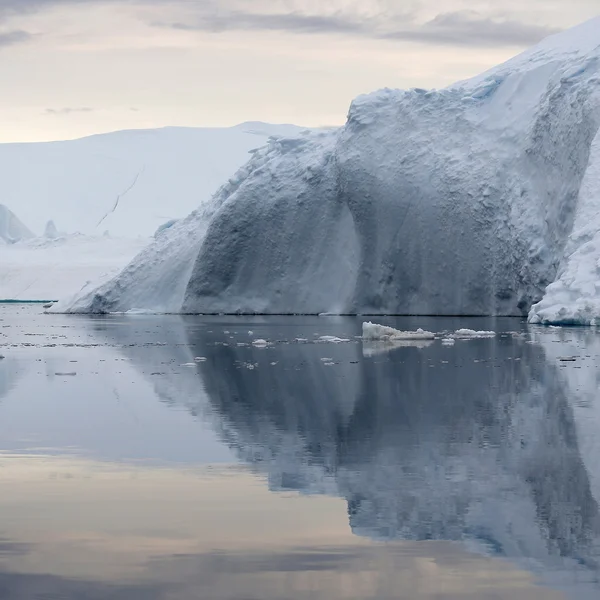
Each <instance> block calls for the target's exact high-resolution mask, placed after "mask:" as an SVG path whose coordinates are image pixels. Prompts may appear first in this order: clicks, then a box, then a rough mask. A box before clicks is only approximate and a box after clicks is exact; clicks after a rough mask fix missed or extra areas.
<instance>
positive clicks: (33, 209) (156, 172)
mask: <svg viewBox="0 0 600 600" xmlns="http://www.w3.org/2000/svg"><path fill="white" fill-rule="evenodd" d="M300 130H301V129H300V128H298V127H295V126H292V125H269V124H265V123H243V124H241V125H238V126H236V127H231V128H184V127H168V128H164V129H148V130H134V131H118V132H115V133H109V134H103V135H96V136H91V137H87V138H83V139H79V140H72V141H63V142H51V143H30V144H0V203H3V204H5V205H6V206H7V207H8V208H9V209H11V210H13V211H14V212H16V214H18V215H19V217H20V218H21V219H22V220H23V221H24V222H25V223H27V224H28V226H29V227H31V229H32V230H33V231H34V233H35V234H36V235H41V234H42V232H43V231H44V227H45V225H46V223H47V222H48V221H50V220H54V221H55V223H56V224H57V226H58V227H60V229H61V231H65V232H67V233H75V232H80V233H84V234H92V235H97V234H102V233H103V232H104V231H106V230H108V231H109V232H110V234H111V235H113V236H115V237H123V236H128V237H137V236H145V237H150V236H151V235H152V234H153V233H154V232H155V230H156V229H157V228H158V227H159V226H160V225H162V224H163V223H164V222H165V221H168V220H170V219H175V218H181V217H185V216H186V215H188V214H189V213H190V212H191V211H192V210H193V209H194V208H196V207H197V206H198V203H199V202H200V201H202V199H204V198H209V197H210V196H211V195H212V194H213V193H214V192H215V191H216V190H217V188H218V187H219V186H220V185H221V184H222V183H223V182H224V181H226V180H227V178H228V177H230V176H231V175H232V173H234V172H235V171H236V169H238V168H239V167H241V166H242V165H243V164H244V163H245V162H246V161H247V159H248V152H249V151H251V150H253V149H254V148H257V147H259V146H262V145H263V144H264V143H265V142H266V141H267V139H268V138H269V136H271V135H291V134H294V133H295V132H297V131H300Z"/></svg>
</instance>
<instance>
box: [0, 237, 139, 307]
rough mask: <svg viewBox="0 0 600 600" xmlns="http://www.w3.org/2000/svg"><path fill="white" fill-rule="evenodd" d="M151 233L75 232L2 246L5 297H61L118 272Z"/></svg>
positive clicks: (0, 282)
mask: <svg viewBox="0 0 600 600" xmlns="http://www.w3.org/2000/svg"><path fill="white" fill-rule="evenodd" d="M147 244H148V240H147V239H146V238H139V239H127V238H121V239H119V238H111V237H107V236H97V237H91V236H84V235H71V236H66V237H60V238H57V239H44V238H34V239H30V240H26V241H22V242H19V243H16V244H11V245H7V246H2V247H0V300H58V299H59V298H61V297H64V296H68V295H73V294H75V293H76V292H79V291H80V290H81V289H82V288H83V287H84V286H86V285H87V284H88V283H89V282H91V281H94V282H96V283H97V282H98V280H107V279H110V278H111V277H114V276H115V275H116V274H117V273H118V272H119V271H120V270H121V269H122V268H123V266H124V265H125V264H127V262H128V261H130V260H131V259H132V258H133V257H134V256H135V255H136V254H138V253H139V251H140V250H141V249H142V248H144V247H145V246H146V245H147Z"/></svg>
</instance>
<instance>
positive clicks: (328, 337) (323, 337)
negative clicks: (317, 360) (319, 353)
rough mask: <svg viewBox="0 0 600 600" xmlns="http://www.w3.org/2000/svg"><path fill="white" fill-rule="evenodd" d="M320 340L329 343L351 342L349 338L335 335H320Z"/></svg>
mask: <svg viewBox="0 0 600 600" xmlns="http://www.w3.org/2000/svg"><path fill="white" fill-rule="evenodd" d="M318 341H319V342H326V343H328V344H344V343H346V342H349V341H350V340H348V339H346V338H339V337H336V336H335V335H320V336H319V340H318Z"/></svg>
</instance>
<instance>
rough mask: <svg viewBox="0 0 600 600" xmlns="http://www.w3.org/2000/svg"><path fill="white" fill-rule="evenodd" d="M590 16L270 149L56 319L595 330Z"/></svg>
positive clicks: (594, 40)
mask: <svg viewBox="0 0 600 600" xmlns="http://www.w3.org/2000/svg"><path fill="white" fill-rule="evenodd" d="M599 129H600V17H598V18H595V19H593V20H591V21H589V22H587V23H585V24H583V25H580V26H579V27H576V28H574V29H572V30H570V31H567V32H564V33H561V34H558V35H555V36H552V37H550V38H548V39H546V40H544V41H543V42H542V43H541V44H539V45H538V46H536V47H534V48H532V49H531V50H528V51H527V52H525V53H523V54H521V55H519V56H517V57H515V58H514V59H512V60H510V61H508V62H507V63H505V64H503V65H500V66H499V67H496V68H494V69H492V70H490V71H488V72H487V73H484V74H482V75H480V76H478V77H475V78H473V79H471V80H469V81H464V82H459V83H457V84H455V85H453V86H451V87H449V88H447V89H443V90H431V91H426V90H421V89H414V90H407V91H403V90H390V89H384V90H381V91H378V92H376V93H373V94H369V95H366V96H361V97H359V98H357V99H356V100H354V102H353V103H352V105H351V107H350V110H349V113H348V119H347V122H346V124H345V125H344V126H343V127H341V128H339V129H337V130H328V131H311V132H304V133H301V134H298V135H296V136H295V137H288V138H278V139H271V140H270V141H269V142H268V144H267V145H266V146H264V147H263V148H261V149H258V150H256V151H255V152H254V153H253V155H252V157H251V159H250V161H249V162H248V163H247V164H246V165H245V166H244V167H242V168H241V169H240V170H239V171H238V172H237V173H236V174H235V175H234V176H233V177H232V179H230V181H229V182H227V183H226V185H225V186H223V187H222V188H221V189H220V190H219V191H218V192H217V193H216V194H215V196H213V198H212V199H211V200H209V201H207V202H204V203H203V204H202V205H201V206H200V208H198V209H197V210H196V211H195V212H194V213H192V215H190V216H189V217H187V218H186V219H183V220H180V221H178V222H177V223H175V224H173V225H172V226H171V227H170V228H169V229H167V230H166V231H164V233H162V234H161V235H160V236H157V238H156V240H155V241H154V242H153V244H151V245H150V246H149V247H148V248H146V249H145V250H144V251H143V252H142V253H141V254H140V255H139V256H138V257H137V258H135V259H134V260H133V262H132V263H130V264H129V266H128V267H126V268H125V270H124V271H123V272H122V273H121V274H120V275H118V276H117V277H116V278H114V279H113V280H111V281H110V282H108V283H105V284H103V285H101V286H96V287H95V288H92V289H87V290H85V291H84V292H82V293H81V294H79V295H77V296H76V297H75V298H71V299H70V300H68V301H63V302H61V303H59V304H57V305H55V307H53V309H52V310H54V311H65V312H99V313H102V312H114V311H116V312H123V311H126V310H129V309H130V308H132V307H137V308H144V309H147V310H151V311H155V312H178V313H204V314H218V313H232V314H296V313H305V314H322V313H328V314H365V315H382V314H406V315H447V316H458V315H462V316H478V315H497V316H503V315H523V316H525V315H528V314H529V318H530V320H531V321H532V322H548V323H551V322H561V323H562V322H571V321H573V322H575V321H577V322H592V319H594V318H595V316H596V315H598V316H599V317H600V289H599V288H598V287H597V286H596V283H595V282H596V281H599V280H600V278H598V277H597V273H596V270H597V269H600V266H598V265H599V264H600V217H598V216H597V215H599V214H600V210H599V208H600V134H599Z"/></svg>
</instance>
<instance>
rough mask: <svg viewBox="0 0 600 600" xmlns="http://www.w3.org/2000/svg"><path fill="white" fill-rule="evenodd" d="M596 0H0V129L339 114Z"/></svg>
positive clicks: (545, 28)
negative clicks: (365, 97) (365, 96)
mask: <svg viewBox="0 0 600 600" xmlns="http://www.w3.org/2000/svg"><path fill="white" fill-rule="evenodd" d="M599 13H600V4H599V0H568V1H567V0H528V1H526V2H525V1H524V0H502V2H500V1H498V0H0V90H1V93H0V141H1V142H5V141H38V140H51V139H67V138H74V137H80V136H83V135H87V134H91V133H97V132H102V131H111V130H116V129H123V128H134V127H135V128H137V127H159V126H163V125H193V126H226V125H234V124H236V123H239V122H242V121H247V120H262V121H269V122H279V123H281V122H289V123H297V124H299V125H333V124H340V123H342V122H343V121H344V118H345V115H346V112H347V109H348V105H349V103H350V101H351V100H352V98H353V97H355V96H356V95H358V94H360V93H364V92H369V91H372V90H375V89H378V88H381V87H399V88H407V87H443V86H445V85H448V84H450V83H452V82H453V81H456V80H459V79H463V78H465V77H469V76H471V75H475V74H477V73H479V72H481V71H483V70H485V69H487V68H488V67H491V66H493V65H495V64H497V63H499V62H502V61H503V60H505V59H507V58H509V57H511V56H513V55H514V54H517V53H518V52H520V51H521V50H522V49H524V48H526V47H528V46H530V45H532V44H535V43H536V42H537V41H539V40H540V39H541V38H543V37H544V36H546V35H548V34H551V33H555V32H556V31H560V30H561V29H564V28H566V27H569V26H572V25H576V24H577V23H579V22H581V21H585V20H586V19H589V18H591V17H594V16H596V15H597V14H599Z"/></svg>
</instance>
